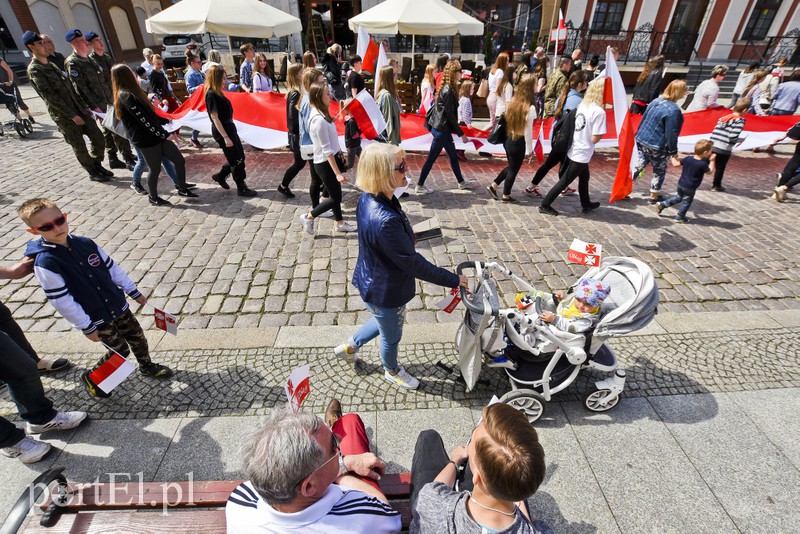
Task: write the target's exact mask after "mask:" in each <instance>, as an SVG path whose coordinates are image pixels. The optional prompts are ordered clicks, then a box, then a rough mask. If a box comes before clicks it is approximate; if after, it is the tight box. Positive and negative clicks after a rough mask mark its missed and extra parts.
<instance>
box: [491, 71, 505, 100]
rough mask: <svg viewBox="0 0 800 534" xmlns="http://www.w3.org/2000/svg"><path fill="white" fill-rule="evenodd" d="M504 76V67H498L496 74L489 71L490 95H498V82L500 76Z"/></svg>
mask: <svg viewBox="0 0 800 534" xmlns="http://www.w3.org/2000/svg"><path fill="white" fill-rule="evenodd" d="M502 77H503V69H497V70H496V71H494V74H492V73H491V72H490V73H489V96H491V95H495V96H497V95H496V93H497V82H499V81H500V78H502Z"/></svg>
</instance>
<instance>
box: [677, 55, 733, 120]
mask: <svg viewBox="0 0 800 534" xmlns="http://www.w3.org/2000/svg"><path fill="white" fill-rule="evenodd" d="M726 74H728V67H727V66H725V65H717V66H716V67H714V69H713V70H712V71H711V78H709V79H708V80H706V81H704V82H703V83H701V84H700V85H698V86H697V88H696V89H695V90H694V98H693V99H692V102H691V103H690V104H689V107H688V108H686V111H687V112H690V111H702V110H704V109H709V108H717V107H720V104H717V97H718V96H719V83H720V82H721V81H722V80H724V79H725V75H726Z"/></svg>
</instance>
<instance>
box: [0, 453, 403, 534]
mask: <svg viewBox="0 0 800 534" xmlns="http://www.w3.org/2000/svg"><path fill="white" fill-rule="evenodd" d="M63 470H64V469H63V468H61V467H59V468H55V469H51V470H49V471H47V472H45V473H43V474H42V475H40V476H39V477H37V478H36V480H34V481H33V483H32V484H31V488H34V489H33V490H32V491H31V492H30V493H29V490H25V492H23V494H22V495H21V496H20V499H19V500H18V501H17V504H16V505H15V506H14V508H13V509H12V511H11V512H10V513H9V515H8V517H7V518H6V522H5V523H4V524H3V526H2V529H0V532H3V533H5V532H10V533H13V532H17V529H16V528H14V524H16V527H17V528H18V527H19V526H20V525H23V523H24V522H25V521H26V520H27V524H26V525H25V526H24V527H23V528H22V529H20V530H19V532H26V533H29V532H32V533H50V534H52V533H70V534H79V533H101V532H102V533H118V532H136V533H149V532H153V533H164V532H169V533H170V534H178V533H183V532H186V533H190V532H191V533H195V532H197V533H201V532H203V533H205V532H225V505H226V504H227V501H228V496H229V495H230V493H231V491H233V489H234V488H235V487H236V486H238V485H239V484H240V483H241V482H242V481H241V480H223V481H203V482H145V483H142V484H138V483H137V482H135V481H132V482H128V483H127V484H126V483H125V482H119V483H116V484H113V485H112V484H100V483H97V484H94V483H87V484H69V483H68V482H67V481H66V479H65V477H64V475H63ZM410 482H411V474H410V473H399V474H386V475H384V476H383V478H382V479H381V481H380V486H381V490H382V491H383V493H384V494H385V495H386V497H387V498H388V499H389V503H390V504H391V506H392V507H393V508H394V509H395V510H397V511H398V512H400V516H401V519H402V523H403V528H404V529H407V528H408V525H409V524H410V523H411V505H410V502H409V500H408V499H409V493H410ZM50 486H52V489H51V490H50V491H46V489H47V488H49V487H50ZM37 491H38V493H37ZM59 491H61V493H59ZM41 496H45V498H44V500H43V501H42V499H41ZM31 497H33V499H31ZM40 501H42V504H41V505H39V508H41V510H42V512H43V514H41V515H34V516H33V517H31V518H29V519H28V518H26V516H27V513H28V510H29V509H30V504H31V502H40ZM56 502H58V503H61V504H56ZM6 529H8V530H6Z"/></svg>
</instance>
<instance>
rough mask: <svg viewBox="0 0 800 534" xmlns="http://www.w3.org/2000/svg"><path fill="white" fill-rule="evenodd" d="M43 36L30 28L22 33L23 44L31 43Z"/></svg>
mask: <svg viewBox="0 0 800 534" xmlns="http://www.w3.org/2000/svg"><path fill="white" fill-rule="evenodd" d="M41 40H42V36H41V35H39V34H38V33H36V32H32V31H30V30H28V31H26V32H25V33H23V34H22V44H23V45H24V46H28V45H29V44H33V43H35V42H36V41H41Z"/></svg>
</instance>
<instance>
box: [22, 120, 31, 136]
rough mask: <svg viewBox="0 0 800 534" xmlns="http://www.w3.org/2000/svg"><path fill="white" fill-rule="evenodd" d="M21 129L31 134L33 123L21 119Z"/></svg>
mask: <svg viewBox="0 0 800 534" xmlns="http://www.w3.org/2000/svg"><path fill="white" fill-rule="evenodd" d="M22 127H23V128H25V131H26V132H28V133H33V123H32V122H31V121H30V120H28V119H22Z"/></svg>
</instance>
